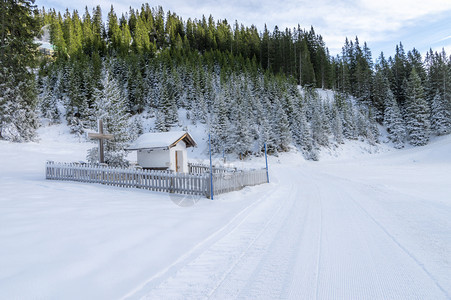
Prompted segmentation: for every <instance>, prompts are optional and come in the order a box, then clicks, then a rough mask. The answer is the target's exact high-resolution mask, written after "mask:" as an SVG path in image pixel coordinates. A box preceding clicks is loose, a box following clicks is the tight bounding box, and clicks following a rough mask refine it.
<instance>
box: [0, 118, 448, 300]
mask: <svg viewBox="0 0 451 300" xmlns="http://www.w3.org/2000/svg"><path fill="white" fill-rule="evenodd" d="M196 130H197V131H198V132H196ZM68 131H69V130H68V129H67V128H66V127H65V126H62V125H58V126H51V127H44V128H41V129H40V130H39V132H38V133H39V137H40V139H41V140H40V142H39V143H24V144H15V143H9V142H5V141H0V153H2V154H1V156H0V165H1V169H0V190H1V191H2V196H1V197H0V245H1V247H0V278H1V280H0V298H1V299H36V298H44V299H117V298H127V299H138V298H143V299H185V298H188V299H202V298H212V299H234V298H246V299H280V298H282V299H313V298H317V299H449V298H450V297H451V284H450V282H451V272H450V270H451V256H450V251H449V249H451V232H450V228H451V197H450V195H451V185H450V184H449V183H450V182H451V155H450V153H451V136H445V137H441V138H436V139H435V140H433V141H432V142H431V143H430V144H429V145H427V146H424V147H416V148H410V149H405V150H394V149H392V148H391V149H390V151H388V147H387V149H386V148H384V147H378V148H374V149H369V148H365V147H367V146H364V145H363V144H365V145H367V144H366V143H362V144H359V142H347V143H346V144H344V145H342V146H341V147H340V148H337V149H331V150H329V152H322V153H321V155H322V158H324V159H322V160H321V161H320V162H311V161H306V160H304V158H303V157H302V155H301V154H300V153H296V152H294V151H291V152H289V153H283V154H281V155H280V156H279V157H270V158H269V163H270V164H269V166H270V178H271V183H270V184H265V185H260V186H256V187H252V188H246V189H244V190H242V191H239V192H234V193H229V194H224V195H221V196H219V197H217V198H216V199H215V200H214V201H210V200H208V199H206V198H200V199H191V198H189V199H184V198H183V197H181V196H174V195H172V196H169V195H168V194H162V193H156V192H149V191H144V190H143V191H141V190H128V189H122V188H115V187H109V186H103V185H95V184H83V183H75V182H58V181H46V180H45V179H44V164H45V161H46V160H54V161H69V162H70V161H78V160H85V157H86V150H87V149H88V148H90V147H92V146H93V144H91V143H84V142H83V143H79V141H78V139H77V138H74V137H73V135H69V134H68ZM190 131H192V132H194V138H195V139H196V141H197V142H198V143H200V144H201V146H200V147H199V148H198V149H196V150H195V152H194V153H191V154H189V155H190V156H191V157H196V158H193V159H201V158H202V157H205V156H203V153H202V152H203V151H204V149H202V147H205V137H203V136H202V129H201V128H200V127H197V129H196V127H193V128H190ZM202 139H204V140H203V141H202ZM202 145H203V146H202ZM370 152H373V153H374V152H379V153H376V154H372V155H370V154H369V153H370ZM234 163H235V164H237V165H238V164H239V165H244V166H249V167H251V166H257V165H263V164H264V159H263V158H257V157H254V158H252V159H251V160H249V161H244V162H234Z"/></svg>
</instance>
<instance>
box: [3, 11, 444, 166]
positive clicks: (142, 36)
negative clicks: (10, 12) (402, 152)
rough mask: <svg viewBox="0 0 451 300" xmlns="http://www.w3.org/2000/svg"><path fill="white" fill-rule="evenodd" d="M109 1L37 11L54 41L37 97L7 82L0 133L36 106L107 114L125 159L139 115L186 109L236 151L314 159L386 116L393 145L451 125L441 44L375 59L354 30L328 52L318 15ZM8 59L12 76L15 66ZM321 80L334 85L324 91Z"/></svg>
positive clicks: (13, 135) (45, 112)
mask: <svg viewBox="0 0 451 300" xmlns="http://www.w3.org/2000/svg"><path fill="white" fill-rule="evenodd" d="M30 12H33V9H30ZM102 13H103V12H102V11H101V9H100V7H99V6H98V7H96V8H94V9H93V10H92V11H90V10H89V9H86V10H85V12H83V15H80V14H79V12H77V11H73V12H69V11H66V12H64V13H63V14H61V13H60V12H56V11H55V10H52V9H50V10H49V9H44V8H42V9H40V10H34V13H30V18H31V19H32V20H31V21H32V22H35V23H36V24H35V26H36V29H37V30H36V33H38V32H39V30H40V34H41V35H42V34H44V33H45V32H49V33H50V41H51V44H52V45H53V49H54V50H55V53H54V54H53V55H51V56H49V55H44V56H41V57H40V58H39V64H38V65H35V70H36V72H34V74H37V76H36V78H35V82H36V84H34V85H28V86H29V88H31V86H32V87H33V89H34V94H35V95H37V98H36V101H30V100H27V99H28V98H27V99H22V98H24V96H23V94H22V93H21V92H15V90H16V89H17V88H13V87H17V86H19V85H17V84H16V85H13V84H11V83H8V82H10V80H6V79H3V80H2V81H1V82H0V84H3V85H5V86H6V85H7V84H10V88H9V89H8V92H5V93H3V95H0V97H1V98H0V101H1V104H2V108H1V109H2V110H1V112H2V114H3V117H2V120H1V121H2V125H1V126H2V128H1V129H2V130H1V137H2V138H4V139H9V140H15V141H26V140H30V139H32V138H33V130H32V128H35V127H36V126H38V122H37V119H38V118H37V117H36V116H37V115H40V117H44V118H47V119H49V120H50V121H51V122H55V123H56V122H61V121H62V120H65V121H67V122H68V124H69V125H70V126H71V128H72V130H73V131H74V133H82V132H83V130H84V129H86V128H93V129H95V120H96V119H97V118H102V119H104V122H105V124H106V127H107V131H109V132H110V133H113V134H114V135H115V137H116V139H115V141H114V142H113V143H110V144H109V145H108V147H107V150H108V153H109V154H108V155H109V156H107V157H108V159H109V161H110V162H111V163H117V164H120V163H121V161H122V159H123V156H124V152H123V150H122V149H123V148H124V147H125V145H126V144H127V143H129V142H130V141H131V140H133V138H135V137H136V135H137V134H139V133H140V132H141V131H142V122H143V118H155V123H154V124H155V126H154V128H152V130H157V131H167V130H170V128H171V127H173V126H181V125H184V124H181V123H180V122H181V121H180V114H183V120H189V121H190V122H192V123H193V124H196V123H197V122H199V123H203V124H206V126H208V128H210V130H211V133H212V144H213V145H212V146H213V150H214V151H215V152H222V151H224V152H227V153H234V154H237V155H240V156H245V155H249V154H257V155H258V154H259V153H261V151H262V147H263V144H264V143H267V145H268V149H269V151H270V153H277V152H280V151H287V150H289V147H290V146H291V145H294V146H296V147H298V148H299V149H300V150H301V151H302V152H303V153H304V155H305V156H306V158H308V159H317V151H318V149H319V148H320V147H328V146H330V145H331V144H339V143H343V142H344V140H346V139H363V140H366V141H368V142H369V143H378V142H379V137H380V132H379V131H380V128H381V127H380V126H378V124H379V125H383V126H384V130H387V132H388V133H387V134H388V138H389V140H390V141H391V142H392V143H393V145H394V147H397V148H401V147H403V145H404V144H405V143H406V142H408V143H410V144H412V145H425V144H427V143H428V141H429V137H430V136H431V135H442V134H447V133H449V132H450V130H451V120H450V119H451V117H450V113H451V89H450V86H451V63H450V58H449V57H448V56H447V54H446V53H445V52H444V51H441V52H433V51H432V50H431V51H429V52H428V53H426V54H425V56H424V57H422V55H421V54H420V53H419V52H418V51H417V50H415V49H412V50H411V51H408V52H407V53H406V52H405V50H404V49H403V46H402V44H401V43H400V44H399V45H396V46H395V47H396V48H395V49H396V52H395V55H394V57H389V58H385V57H384V55H383V54H382V53H381V54H380V55H379V56H378V58H377V59H376V62H374V61H373V57H372V54H371V51H370V49H369V48H368V47H367V45H366V43H363V45H361V44H360V42H359V40H358V38H357V37H356V38H355V39H353V40H348V39H346V40H345V41H344V46H343V50H342V53H341V54H340V55H337V56H336V57H333V56H331V55H330V54H329V51H328V49H327V47H326V45H325V43H324V41H323V39H322V37H321V35H319V34H317V33H315V31H314V29H313V27H311V28H310V29H309V30H304V29H301V27H300V26H297V28H291V29H290V28H286V29H284V30H279V28H278V27H275V28H274V29H273V30H272V31H269V30H268V29H267V28H266V27H265V28H264V29H263V31H260V30H259V29H257V28H256V27H254V26H251V27H245V26H243V25H240V24H238V22H235V23H234V24H229V23H228V22H227V21H226V20H219V21H217V20H214V19H213V17H212V16H209V17H208V18H206V17H203V18H202V19H201V20H196V19H195V20H192V19H188V20H186V21H185V20H182V18H180V17H179V16H177V15H176V14H175V13H172V12H164V10H163V8H162V7H156V8H151V7H150V6H149V5H147V4H146V5H143V6H142V7H141V8H140V9H132V8H131V9H130V11H129V13H127V14H126V15H122V16H120V17H119V16H117V15H116V13H115V12H114V8H113V7H111V10H110V11H109V12H108V14H107V18H106V23H104V22H103V20H104V18H103V15H102ZM6 55H7V54H2V59H6ZM5 69H6V68H4V70H3V71H2V72H4V75H5V74H6V75H7V73H5V72H13V69H6V70H5ZM6 75H5V76H3V77H2V78H6ZM27 80H31V79H29V78H28V79H27ZM299 85H300V86H302V88H301V89H300V88H298V86H299ZM316 88H322V89H330V90H333V91H334V94H333V95H334V96H333V97H332V99H322V98H321V97H319V94H318V92H317V90H316ZM32 94H33V93H32V92H31V93H30V95H32ZM18 97H20V98H21V99H22V100H20V99H19V100H17V99H18ZM29 97H31V96H29ZM10 100H11V101H12V102H14V103H13V104H12V103H11V102H8V101H10ZM18 102H21V103H23V105H22V106H20V105H19V106H18V104H17V103H18ZM7 112H11V113H10V114H11V116H9V117H5V114H6V113H7ZM20 112H22V113H20ZM33 114H35V116H34V117H33ZM25 115H26V116H27V117H25ZM185 116H186V117H185ZM25 119H26V121H25ZM30 120H34V121H30ZM19 122H28V124H30V126H29V127H27V126H18V125H17V124H18V123H19ZM15 124H16V125H15ZM94 157H95V155H92V158H94Z"/></svg>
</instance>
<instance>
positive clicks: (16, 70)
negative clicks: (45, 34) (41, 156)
mask: <svg viewBox="0 0 451 300" xmlns="http://www.w3.org/2000/svg"><path fill="white" fill-rule="evenodd" d="M35 13H36V10H35V6H34V5H33V1H28V0H24V1H16V0H10V1H0V20H1V21H0V139H1V138H3V139H8V140H11V141H18V142H22V141H29V140H32V139H33V138H34V136H35V129H36V128H37V121H36V114H35V108H36V88H35V82H34V76H35V75H34V74H33V72H32V71H31V68H33V67H34V66H35V64H36V56H37V53H36V47H37V46H36V44H34V42H33V39H34V37H35V36H36V35H37V34H38V19H37V18H34V16H33V15H34V14H35Z"/></svg>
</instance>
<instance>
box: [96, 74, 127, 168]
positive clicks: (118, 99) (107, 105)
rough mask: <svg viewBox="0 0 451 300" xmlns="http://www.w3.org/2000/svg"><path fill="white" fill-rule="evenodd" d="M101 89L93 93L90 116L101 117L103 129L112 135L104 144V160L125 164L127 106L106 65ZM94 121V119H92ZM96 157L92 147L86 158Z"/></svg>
mask: <svg viewBox="0 0 451 300" xmlns="http://www.w3.org/2000/svg"><path fill="white" fill-rule="evenodd" d="M101 84H102V89H96V91H95V94H94V100H95V101H94V108H93V113H92V116H93V118H95V120H98V119H101V120H103V124H104V131H105V132H106V133H109V134H113V135H114V139H113V140H112V141H107V143H106V145H105V162H106V163H108V164H110V165H113V166H125V165H127V164H128V162H127V161H126V160H125V156H126V154H127V153H126V151H125V148H126V146H127V144H128V143H129V142H130V136H129V128H128V118H129V115H128V113H127V106H126V103H125V98H124V97H123V96H122V94H121V91H120V89H119V86H118V82H117V81H116V79H114V78H113V77H112V76H111V73H110V71H109V70H108V66H107V67H105V70H104V72H103V76H102V80H101ZM93 121H94V120H93ZM97 158H98V149H97V147H96V148H93V149H91V150H90V151H89V153H88V160H89V161H90V162H95V161H96V160H97Z"/></svg>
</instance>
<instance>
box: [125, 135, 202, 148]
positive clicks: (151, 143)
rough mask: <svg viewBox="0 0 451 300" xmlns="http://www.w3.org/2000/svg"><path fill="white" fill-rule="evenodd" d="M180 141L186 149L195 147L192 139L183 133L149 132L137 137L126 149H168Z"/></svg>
mask: <svg viewBox="0 0 451 300" xmlns="http://www.w3.org/2000/svg"><path fill="white" fill-rule="evenodd" d="M180 141H183V142H184V143H185V144H186V148H188V147H194V146H196V142H195V141H194V139H193V138H192V137H191V135H190V134H189V133H188V132H185V131H169V132H149V133H144V134H142V135H141V136H139V137H138V139H136V141H135V142H133V143H132V144H131V145H130V147H128V150H140V149H169V148H172V147H174V146H175V145H177V143H178V142H180Z"/></svg>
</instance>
